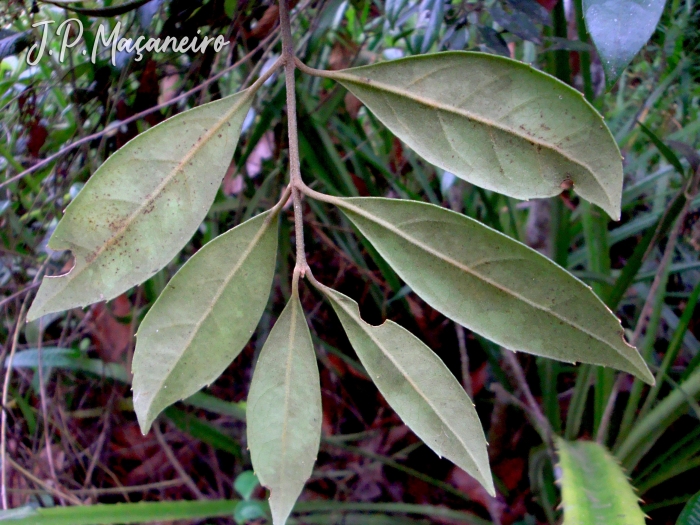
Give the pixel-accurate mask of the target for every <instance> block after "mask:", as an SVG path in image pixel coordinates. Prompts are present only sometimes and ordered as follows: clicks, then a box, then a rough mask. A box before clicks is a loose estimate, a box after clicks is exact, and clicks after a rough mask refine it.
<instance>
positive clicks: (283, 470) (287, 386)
mask: <svg viewBox="0 0 700 525" xmlns="http://www.w3.org/2000/svg"><path fill="white" fill-rule="evenodd" d="M291 301H292V304H291V307H292V311H291V315H290V317H291V321H290V322H291V326H290V328H289V349H288V351H287V362H286V368H285V373H284V419H283V421H282V435H281V436H280V441H281V444H282V455H281V458H282V461H281V463H282V464H281V466H280V472H279V477H278V483H279V485H282V484H283V483H284V480H286V479H287V457H286V456H287V445H288V443H287V427H288V426H289V397H290V391H291V385H292V380H291V376H292V356H293V354H294V341H295V338H296V328H297V315H298V312H297V302H298V301H299V299H298V297H297V296H296V294H292V298H291Z"/></svg>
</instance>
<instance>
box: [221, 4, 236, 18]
mask: <svg viewBox="0 0 700 525" xmlns="http://www.w3.org/2000/svg"><path fill="white" fill-rule="evenodd" d="M237 8H238V0H225V2H224V13H226V16H227V17H229V18H230V19H231V20H233V17H234V16H235V15H236V9H237Z"/></svg>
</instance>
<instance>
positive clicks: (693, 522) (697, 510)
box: [676, 492, 700, 525]
mask: <svg viewBox="0 0 700 525" xmlns="http://www.w3.org/2000/svg"><path fill="white" fill-rule="evenodd" d="M676 525H700V492H698V493H697V494H696V495H695V496H693V497H692V498H690V501H688V503H687V504H686V506H685V507H684V508H683V512H681V515H680V516H679V517H678V521H677V522H676Z"/></svg>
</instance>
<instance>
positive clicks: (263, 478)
mask: <svg viewBox="0 0 700 525" xmlns="http://www.w3.org/2000/svg"><path fill="white" fill-rule="evenodd" d="M322 416H323V414H322V411H321V387H320V382H319V377H318V367H317V365H316V354H315V353H314V347H313V343H312V342H311V334H310V333H309V327H308V326H307V324H306V320H305V319H304V312H303V310H302V307H301V303H300V302H299V297H298V296H297V295H296V294H293V295H292V298H291V299H290V300H289V304H287V306H286V308H285V309H284V311H283V312H282V314H281V315H280V317H279V319H278V320H277V323H275V326H274V327H273V328H272V331H271V332H270V335H269V336H268V338H267V341H265V345H264V346H263V349H262V352H260V358H259V359H258V363H257V365H256V366H255V373H254V374H253V381H252V383H251V385H250V392H249V394H248V408H247V411H246V420H247V422H248V431H247V434H248V447H249V448H250V455H251V459H252V461H253V469H254V470H255V475H256V476H258V479H259V480H260V483H262V484H263V485H265V486H266V487H267V488H269V489H270V511H271V512H272V519H273V523H274V525H284V523H285V522H286V521H287V517H289V514H290V512H291V511H292V508H293V507H294V503H295V502H296V500H297V498H298V497H299V494H301V491H302V489H303V488H304V483H306V480H307V479H309V477H310V476H311V471H312V469H313V466H314V462H315V461H316V456H317V455H318V447H319V443H320V441H321V418H322Z"/></svg>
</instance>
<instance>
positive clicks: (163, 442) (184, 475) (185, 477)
mask: <svg viewBox="0 0 700 525" xmlns="http://www.w3.org/2000/svg"><path fill="white" fill-rule="evenodd" d="M153 433H154V434H155V435H156V439H157V440H158V443H159V444H160V446H161V448H162V449H163V452H165V455H166V456H167V457H168V461H170V464H171V465H172V466H173V468H174V469H175V471H176V472H177V473H178V475H179V476H180V478H182V480H183V481H184V482H185V485H187V488H188V489H190V490H191V491H192V493H193V494H194V495H195V496H196V497H197V498H198V499H207V498H206V496H205V495H204V494H202V491H201V490H199V488H198V487H197V485H196V484H195V482H194V480H193V479H192V478H191V477H190V476H189V474H187V471H186V470H185V468H184V467H183V466H182V463H180V461H179V460H178V459H177V458H176V457H175V453H174V452H173V449H171V448H170V445H168V442H167V441H166V440H165V437H163V434H162V432H161V431H160V429H159V428H158V426H157V425H156V426H154V427H153Z"/></svg>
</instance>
